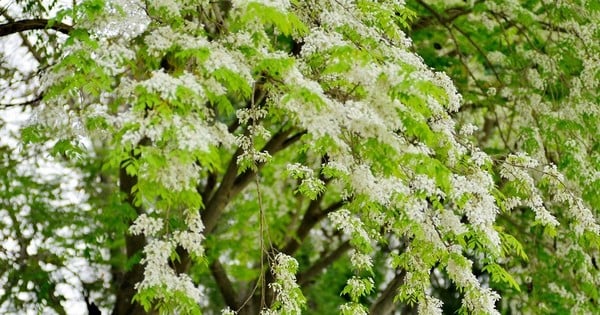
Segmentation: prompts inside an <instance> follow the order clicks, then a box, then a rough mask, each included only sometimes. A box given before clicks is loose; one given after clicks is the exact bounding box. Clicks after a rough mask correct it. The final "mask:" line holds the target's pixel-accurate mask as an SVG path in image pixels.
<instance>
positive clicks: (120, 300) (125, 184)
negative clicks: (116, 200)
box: [112, 166, 148, 315]
mask: <svg viewBox="0 0 600 315" xmlns="http://www.w3.org/2000/svg"><path fill="white" fill-rule="evenodd" d="M136 184H137V177H136V176H131V175H129V174H127V172H126V171H125V167H124V166H122V167H121V170H120V174H119V188H120V191H121V192H122V193H124V194H126V196H127V198H126V201H127V203H129V204H130V205H131V206H132V207H133V208H134V209H135V211H136V212H137V214H138V215H139V214H141V213H142V209H141V208H140V207H135V206H134V202H133V200H134V195H133V194H132V193H131V189H132V188H133V186H135V185H136ZM145 244H146V238H145V237H144V236H143V235H131V234H127V235H125V247H126V254H127V259H128V260H129V259H132V258H133V256H134V255H136V254H138V253H140V252H141V251H142V250H143V249H144V245H145ZM143 278H144V266H143V265H142V264H140V263H136V264H134V265H133V267H132V268H131V269H130V270H128V271H126V272H125V274H123V276H122V277H121V281H120V283H118V284H117V286H118V287H117V299H116V303H115V306H114V309H113V312H112V315H141V314H148V313H147V312H146V311H145V310H144V308H143V307H142V306H141V305H140V304H139V303H137V302H133V297H134V296H135V293H136V290H135V284H136V283H138V282H140V281H142V280H143Z"/></svg>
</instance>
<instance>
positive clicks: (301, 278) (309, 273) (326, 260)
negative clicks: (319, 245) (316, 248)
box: [298, 241, 352, 288]
mask: <svg viewBox="0 0 600 315" xmlns="http://www.w3.org/2000/svg"><path fill="white" fill-rule="evenodd" d="M351 247H352V246H350V242H349V241H345V242H343V243H342V244H341V245H340V246H339V247H338V248H336V249H335V250H333V251H332V252H330V253H329V254H328V255H326V256H322V257H321V258H320V259H318V260H317V261H315V263H314V264H312V265H311V266H310V267H309V268H308V269H307V270H306V271H304V272H302V273H300V274H298V285H300V286H301V287H303V288H304V287H306V286H308V285H309V284H310V283H311V282H312V280H313V279H314V278H315V277H316V276H318V275H319V274H320V273H321V272H323V270H324V269H325V268H327V267H328V266H329V265H331V264H332V263H334V262H335V261H336V260H338V259H339V258H340V257H341V256H342V255H343V254H344V253H346V252H347V251H348V250H349V249H350V248H351Z"/></svg>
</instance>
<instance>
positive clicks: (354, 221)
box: [328, 209, 371, 267]
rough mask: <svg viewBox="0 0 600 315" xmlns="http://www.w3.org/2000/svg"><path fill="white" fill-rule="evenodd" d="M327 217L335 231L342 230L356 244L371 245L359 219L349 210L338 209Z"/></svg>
mask: <svg viewBox="0 0 600 315" xmlns="http://www.w3.org/2000/svg"><path fill="white" fill-rule="evenodd" d="M328 216H329V219H330V220H331V222H332V223H333V225H334V226H335V227H336V228H337V229H340V230H342V231H343V232H344V233H345V234H346V235H349V236H350V237H351V238H352V239H353V240H356V241H357V242H358V243H362V244H370V243H371V241H370V237H369V234H368V233H367V231H366V230H365V229H364V226H363V223H362V222H361V221H360V219H359V218H357V217H356V216H354V215H352V213H351V212H350V211H349V210H347V209H340V210H338V211H335V212H332V213H330V214H329V215H328ZM357 262H358V261H357ZM361 267H364V265H362V266H361Z"/></svg>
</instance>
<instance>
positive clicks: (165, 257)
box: [135, 239, 203, 303]
mask: <svg viewBox="0 0 600 315" xmlns="http://www.w3.org/2000/svg"><path fill="white" fill-rule="evenodd" d="M173 250H175V242H173V241H163V240H159V239H151V240H149V241H148V244H147V245H146V246H145V247H144V254H145V257H144V258H143V259H142V261H141V263H143V264H145V265H146V268H144V279H143V280H142V281H141V282H139V283H137V284H136V286H135V289H136V290H144V289H150V288H165V287H166V288H165V289H164V291H163V290H158V291H156V292H157V296H156V298H158V299H162V298H165V297H166V296H167V295H171V294H173V293H174V292H181V293H183V294H185V295H186V296H188V297H190V298H191V299H193V300H194V301H196V302H197V303H200V302H201V300H202V296H203V294H202V291H201V290H200V289H199V288H198V287H196V286H195V285H194V283H193V282H192V279H191V278H190V277H189V276H188V275H187V274H179V275H177V274H175V271H174V270H173V269H172V268H171V267H170V266H169V264H168V262H169V256H170V255H171V253H172V252H173Z"/></svg>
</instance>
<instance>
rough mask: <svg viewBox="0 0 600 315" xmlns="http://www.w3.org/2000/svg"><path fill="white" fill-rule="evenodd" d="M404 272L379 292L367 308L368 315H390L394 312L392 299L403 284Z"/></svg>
mask: <svg viewBox="0 0 600 315" xmlns="http://www.w3.org/2000/svg"><path fill="white" fill-rule="evenodd" d="M405 275H406V271H404V270H402V271H401V272H400V273H398V274H396V276H395V277H394V278H393V279H392V280H391V281H390V282H389V283H388V285H387V287H386V288H385V289H384V290H383V291H382V292H381V294H380V295H379V297H378V298H377V300H376V301H375V302H374V303H373V305H371V307H370V308H369V314H373V315H375V314H392V312H393V311H394V297H395V296H396V292H397V291H398V288H400V286H401V285H402V283H404V276H405Z"/></svg>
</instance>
